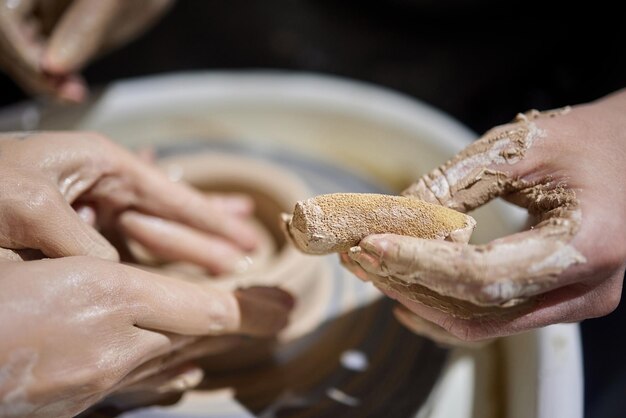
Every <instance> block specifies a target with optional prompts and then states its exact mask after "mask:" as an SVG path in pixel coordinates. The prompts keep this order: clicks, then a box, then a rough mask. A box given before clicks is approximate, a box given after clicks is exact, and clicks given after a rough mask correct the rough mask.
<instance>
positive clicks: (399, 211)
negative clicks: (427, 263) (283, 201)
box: [283, 193, 476, 254]
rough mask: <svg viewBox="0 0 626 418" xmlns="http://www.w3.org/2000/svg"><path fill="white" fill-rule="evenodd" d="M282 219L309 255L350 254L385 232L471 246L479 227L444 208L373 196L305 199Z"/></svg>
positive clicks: (347, 195) (464, 216)
mask: <svg viewBox="0 0 626 418" xmlns="http://www.w3.org/2000/svg"><path fill="white" fill-rule="evenodd" d="M283 220H284V222H285V226H286V230H287V234H288V236H289V238H290V239H291V241H292V242H293V243H294V245H295V246H296V247H297V248H298V249H299V250H301V251H303V252H305V253H307V254H328V253H333V252H346V251H348V250H349V249H350V248H351V247H353V246H355V245H358V243H359V242H360V241H361V240H362V239H363V238H365V237H366V236H368V235H373V234H383V233H391V234H399V235H408V236H412V237H419V238H427V239H449V240H452V241H458V242H467V241H469V237H470V235H471V233H472V231H473V229H474V226H475V225H476V222H475V221H474V219H473V218H472V217H470V216H468V215H465V214H462V213H460V212H457V211H454V210H450V209H447V208H445V207H442V206H440V205H435V204H432V203H428V202H424V201H422V200H419V199H415V198H409V197H402V196H392V195H383V194H374V193H371V194H370V193H334V194H326V195H320V196H316V197H314V198H311V199H307V200H302V201H299V202H297V203H296V205H295V208H294V211H293V215H291V216H290V215H286V216H284V219H283Z"/></svg>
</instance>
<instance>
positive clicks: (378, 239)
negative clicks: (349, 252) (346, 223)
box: [359, 234, 394, 257]
mask: <svg viewBox="0 0 626 418" xmlns="http://www.w3.org/2000/svg"><path fill="white" fill-rule="evenodd" d="M392 245H394V243H393V238H392V236H390V235H387V234H379V235H369V236H367V237H365V238H363V239H362V240H361V242H360V243H359V246H360V247H361V249H362V250H364V251H365V252H367V253H369V254H371V255H373V256H376V257H380V256H382V255H383V254H386V253H388V252H389V249H390V248H391V246H392ZM361 253H362V254H363V251H362V252H361Z"/></svg>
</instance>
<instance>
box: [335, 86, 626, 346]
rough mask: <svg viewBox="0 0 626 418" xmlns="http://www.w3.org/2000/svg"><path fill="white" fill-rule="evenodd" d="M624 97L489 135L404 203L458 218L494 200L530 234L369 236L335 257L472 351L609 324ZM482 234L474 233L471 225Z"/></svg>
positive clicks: (617, 259) (625, 161)
mask: <svg viewBox="0 0 626 418" xmlns="http://www.w3.org/2000/svg"><path fill="white" fill-rule="evenodd" d="M625 112H626V91H622V92H618V93H615V94H613V95H611V96H608V97H606V98H604V99H601V100H599V101H597V102H594V103H589V104H586V105H580V106H575V107H573V108H571V109H565V110H563V111H556V112H547V113H539V112H530V113H529V114H526V115H520V116H518V118H517V119H516V121H515V122H513V123H511V124H508V125H503V126H499V127H496V128H494V129H492V130H490V131H489V132H487V133H486V134H485V135H484V136H483V137H482V138H481V139H479V140H478V141H476V142H475V143H473V144H472V145H470V146H469V147H467V148H466V149H465V150H464V151H462V152H461V153H460V154H458V155H457V156H456V157H454V158H453V159H452V160H450V161H449V162H447V163H446V164H444V165H443V166H442V167H440V168H438V169H436V170H434V171H433V172H431V173H430V174H428V175H426V176H424V177H422V178H421V179H420V180H419V181H418V182H417V183H415V184H414V185H413V186H411V187H410V188H409V189H408V190H406V191H405V192H404V194H405V195H409V196H415V197H417V198H420V199H424V200H427V201H430V202H435V203H440V204H442V205H444V206H447V207H450V208H453V209H457V210H460V211H463V212H466V211H471V210H472V209H475V208H477V207H479V206H482V205H483V204H485V203H487V202H488V201H490V200H492V199H494V198H496V197H504V198H506V199H507V200H509V201H511V202H513V203H516V204H518V205H520V206H522V207H524V208H527V209H528V212H529V214H530V215H532V216H533V217H534V218H535V219H536V224H535V225H534V227H533V228H531V229H530V230H528V231H523V232H520V233H516V234H513V235H510V236H507V237H504V238H500V239H497V240H495V241H492V242H490V243H488V244H486V245H467V244H463V243H453V242H446V241H434V240H423V239H417V238H411V237H405V236H394V235H372V236H369V237H367V238H365V239H363V240H362V241H361V243H360V244H359V248H355V249H354V250H353V251H351V252H350V253H349V254H343V255H342V261H343V263H344V264H345V265H346V266H347V267H348V268H349V269H351V270H352V271H353V272H354V273H355V274H356V275H357V276H359V277H360V278H362V279H365V280H371V281H373V282H374V284H375V285H376V286H378V287H379V288H380V289H381V290H382V291H383V292H384V293H385V294H387V295H388V296H390V297H392V298H394V299H397V300H398V301H399V302H400V303H401V304H402V305H404V306H405V307H406V308H408V309H399V310H398V312H397V314H398V315H397V317H398V318H399V319H400V320H401V321H402V322H403V323H404V324H405V325H407V326H408V327H409V328H411V329H413V330H414V331H416V332H417V333H422V334H428V335H430V336H432V337H433V338H435V339H439V340H442V339H447V340H448V341H450V338H451V337H452V339H454V340H456V341H459V340H464V341H478V340H485V339H488V338H492V337H499V336H504V335H509V334H514V333H518V332H521V331H525V330H529V329H532V328H537V327H542V326H545V325H549V324H554V323H559V322H576V321H581V320H583V319H586V318H592V317H597V316H602V315H606V314H608V313H609V312H611V311H612V310H613V309H614V308H615V307H616V306H617V305H618V303H619V300H620V294H621V288H622V281H623V278H624V267H625V262H626V241H625V240H624V237H625V236H626V221H625V219H626V210H625V208H626V175H625V171H624V170H625V167H626V119H625V118H624V114H625ZM478 227H479V228H480V225H478Z"/></svg>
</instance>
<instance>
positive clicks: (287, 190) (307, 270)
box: [131, 152, 332, 343]
mask: <svg viewBox="0 0 626 418" xmlns="http://www.w3.org/2000/svg"><path fill="white" fill-rule="evenodd" d="M157 164H158V165H159V166H160V168H161V169H163V170H164V171H165V173H166V174H167V175H168V177H169V178H170V179H172V180H174V181H185V182H187V183H189V184H191V185H192V186H193V187H195V188H197V189H199V190H201V191H205V192H219V193H228V192H237V193H244V194H247V195H249V196H251V197H252V199H253V200H254V204H255V212H254V218H255V220H256V223H257V224H258V226H259V232H260V233H261V234H262V236H264V237H265V238H264V242H263V243H262V244H261V246H260V248H259V249H258V250H256V251H255V252H254V253H252V254H251V255H250V257H251V258H252V260H253V262H252V264H251V266H250V268H249V269H247V270H246V271H244V272H241V273H237V274H230V275H222V276H218V277H212V276H210V275H209V274H208V273H207V272H205V271H203V270H201V269H199V268H197V267H195V266H191V265H187V264H184V263H159V262H155V260H153V259H150V257H149V256H146V254H145V253H143V251H142V250H141V249H140V248H138V247H137V246H136V245H135V246H133V245H131V249H133V254H134V256H135V257H136V261H137V262H138V263H140V264H143V265H144V267H146V268H149V269H151V270H157V271H158V272H159V273H160V274H167V275H170V276H175V277H178V278H182V279H185V280H190V281H196V282H197V281H205V282H207V281H210V283H211V284H212V285H214V286H216V287H219V288H222V289H228V290H232V289H235V288H238V287H248V286H254V285H264V286H280V287H281V288H283V289H285V290H287V291H289V292H290V293H291V294H292V295H294V296H295V297H296V300H297V302H296V307H295V308H294V311H293V312H292V314H291V317H290V325H289V326H288V327H287V328H286V329H285V330H284V331H283V332H282V333H281V334H280V335H279V336H278V339H279V341H280V342H281V343H286V342H289V341H292V340H294V339H296V338H298V337H300V336H302V335H304V334H306V333H307V332H309V331H311V330H312V329H314V328H315V327H316V326H317V325H319V322H320V321H321V317H322V312H321V308H320V306H323V304H320V303H316V302H319V301H320V300H323V299H324V298H326V297H328V293H330V286H329V285H328V283H329V281H330V280H331V279H332V277H331V276H332V275H331V273H330V272H329V271H328V267H327V265H326V264H325V263H324V260H323V259H322V258H319V257H311V256H307V255H304V254H302V253H300V252H299V251H298V250H296V249H295V248H294V247H293V246H292V245H291V244H290V243H289V242H288V241H286V239H285V235H284V233H283V231H282V223H281V214H282V213H285V212H287V213H290V212H291V211H292V210H293V206H294V204H295V202H296V201H297V200H301V199H304V198H308V197H311V196H312V192H311V191H310V190H309V188H308V187H307V186H306V185H305V184H304V183H303V182H302V181H300V179H299V178H298V177H296V176H295V175H294V174H293V173H291V172H290V171H289V170H287V169H285V168H282V167H279V166H278V165H276V164H274V163H271V162H268V161H264V160H261V159H258V158H253V157H246V156H241V155H237V154H232V153H224V152H199V153H195V154H193V155H188V154H183V155H175V156H171V157H167V158H163V159H160V160H158V161H157ZM305 296H306V297H305Z"/></svg>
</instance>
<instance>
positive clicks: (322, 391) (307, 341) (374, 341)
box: [83, 141, 447, 418]
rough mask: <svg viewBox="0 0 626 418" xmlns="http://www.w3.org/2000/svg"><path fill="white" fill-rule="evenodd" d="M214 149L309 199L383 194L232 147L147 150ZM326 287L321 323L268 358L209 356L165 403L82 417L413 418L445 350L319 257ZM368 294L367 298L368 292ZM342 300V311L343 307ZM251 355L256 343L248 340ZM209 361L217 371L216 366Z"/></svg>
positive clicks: (312, 163)
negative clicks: (263, 166)
mask: <svg viewBox="0 0 626 418" xmlns="http://www.w3.org/2000/svg"><path fill="white" fill-rule="evenodd" d="M216 151H217V152H221V153H224V152H226V153H233V154H235V155H243V156H246V157H254V158H258V159H260V160H265V161H269V162H271V163H273V164H276V165H278V166H281V167H283V168H285V169H288V170H290V171H291V172H293V173H294V174H295V175H296V176H297V177H299V178H300V179H301V180H302V181H304V182H305V183H306V184H307V185H308V186H309V188H310V189H311V190H312V191H313V192H314V194H322V193H333V192H341V191H351V192H362V193H363V192H371V193H385V192H389V191H387V190H384V189H383V188H382V187H381V186H379V185H376V184H375V183H374V182H372V181H369V180H367V179H364V178H362V177H361V176H359V175H356V174H354V173H352V172H349V171H346V170H344V169H342V168H340V167H337V166H333V165H330V164H328V163H326V162H322V161H318V160H315V159H311V158H308V157H305V156H302V155H297V154H291V153H286V152H284V151H281V150H276V149H269V148H267V147H262V148H258V149H257V148H254V149H253V148H249V147H245V146H243V145H240V144H236V143H233V142H229V143H226V142H219V141H218V142H216V141H211V142H210V143H198V142H197V141H189V142H186V141H179V142H178V143H177V144H176V145H173V146H168V147H163V148H159V149H157V155H158V156H159V157H160V158H163V157H172V156H181V155H183V156H184V155H191V154H198V153H201V152H216ZM324 261H325V262H326V263H327V264H328V268H329V269H331V271H332V291H331V292H330V293H329V296H328V298H327V299H328V300H325V301H323V302H322V303H323V304H324V306H323V308H324V312H325V313H324V318H323V320H322V321H320V324H319V325H318V326H317V327H316V328H315V329H314V330H313V331H312V332H310V333H308V334H307V335H305V336H303V337H301V338H299V339H297V340H296V341H294V342H292V343H290V344H288V345H287V346H285V347H283V348H281V349H279V350H277V351H276V352H274V354H273V357H272V359H271V361H264V362H262V363H260V364H256V363H255V364H254V365H253V366H252V367H240V368H235V369H232V368H224V369H222V370H220V367H219V365H220V364H222V363H223V362H222V359H220V358H219V356H217V358H215V357H214V358H212V359H211V361H209V362H208V365H209V369H208V370H207V372H206V377H205V380H204V382H203V383H201V385H200V386H199V387H198V388H197V389H195V390H193V391H191V392H188V393H187V394H185V395H184V397H183V398H182V399H180V400H178V399H176V400H175V401H176V402H175V403H173V404H172V405H169V406H163V405H161V406H150V407H140V408H135V409H132V410H123V409H120V408H115V407H113V406H111V405H108V406H98V407H96V408H94V409H93V410H91V411H88V412H87V413H85V414H83V415H84V416H85V417H89V418H96V417H107V418H108V417H113V416H121V417H123V418H156V417H181V418H183V417H184V418H189V417H218V416H219V417H259V418H273V417H333V416H336V417H365V416H375V417H379V416H385V417H390V418H391V417H398V418H406V417H414V416H416V414H417V413H418V412H419V410H420V407H421V406H422V405H423V404H424V402H425V401H426V398H427V397H428V395H429V394H430V392H431V389H432V388H433V386H434V384H435V383H436V381H437V378H438V376H439V374H440V372H441V370H442V368H443V366H444V362H445V360H446V353H447V352H446V350H444V349H443V348H441V347H439V346H437V345H435V344H434V343H432V342H431V341H429V340H427V339H424V338H421V337H419V336H416V335H414V334H412V333H410V332H409V331H407V330H406V329H405V328H403V327H402V326H401V325H400V324H399V323H398V322H397V321H396V320H395V319H394V317H393V315H392V308H393V306H394V303H395V302H393V301H391V300H388V299H386V298H382V297H378V294H377V293H376V292H373V291H372V287H371V285H369V284H366V283H362V282H361V281H360V280H358V279H356V278H354V277H352V276H351V275H350V273H348V272H347V271H345V270H344V269H343V268H342V267H341V266H340V264H339V260H338V257H337V256H336V255H331V256H326V257H325V260H324ZM373 294H375V296H374V297H373V296H372V295H373ZM346 301H349V303H350V309H348V310H346V309H345V306H343V307H342V306H341V304H345V303H346ZM252 344H255V345H256V347H255V349H257V350H262V349H263V343H262V342H257V341H254V342H252ZM215 365H218V366H217V367H216V366H215Z"/></svg>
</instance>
